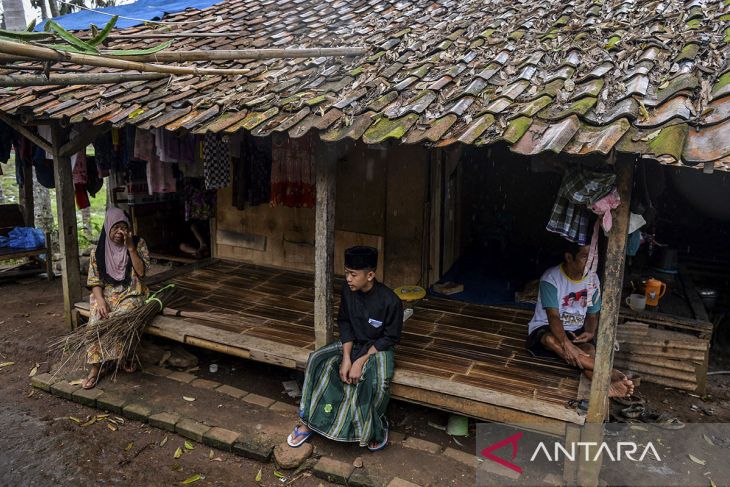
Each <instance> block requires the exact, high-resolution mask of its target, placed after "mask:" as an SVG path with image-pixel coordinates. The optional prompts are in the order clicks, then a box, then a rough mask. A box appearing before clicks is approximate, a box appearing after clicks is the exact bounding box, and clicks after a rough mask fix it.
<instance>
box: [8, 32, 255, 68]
mask: <svg viewBox="0 0 730 487" xmlns="http://www.w3.org/2000/svg"><path fill="white" fill-rule="evenodd" d="M0 53H4V54H10V55H12V56H21V57H31V58H34V59H35V60H43V61H56V62H66V63H73V64H80V65H86V66H99V67H103V68H118V69H126V70H133V71H142V72H147V73H167V74H195V75H206V74H210V75H221V76H238V75H244V74H248V73H250V72H251V70H250V69H213V68H192V67H183V66H161V65H159V64H147V63H141V62H135V61H126V60H122V59H115V58H110V57H106V56H92V55H89V54H77V53H73V52H66V51H56V50H55V49H49V48H47V47H39V46H31V45H29V44H22V43H19V42H11V41H6V40H0Z"/></svg>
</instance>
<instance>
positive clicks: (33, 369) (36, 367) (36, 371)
mask: <svg viewBox="0 0 730 487" xmlns="http://www.w3.org/2000/svg"><path fill="white" fill-rule="evenodd" d="M40 366H41V364H39V363H36V364H35V366H33V368H32V369H30V374H28V377H33V376H34V375H36V374H37V373H38V367H40Z"/></svg>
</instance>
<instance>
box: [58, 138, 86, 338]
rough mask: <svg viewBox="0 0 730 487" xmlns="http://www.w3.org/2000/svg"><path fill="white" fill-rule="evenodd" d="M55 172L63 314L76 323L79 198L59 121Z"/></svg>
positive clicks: (71, 322)
mask: <svg viewBox="0 0 730 487" xmlns="http://www.w3.org/2000/svg"><path fill="white" fill-rule="evenodd" d="M52 137H53V150H52V153H53V173H54V176H55V178H56V208H57V211H58V237H59V245H60V247H61V266H62V267H61V268H62V271H63V317H64V320H65V321H66V323H67V324H68V326H69V327H70V328H72V327H73V316H72V311H73V307H74V303H76V302H77V301H79V300H80V299H81V269H80V265H79V243H78V235H77V232H78V230H77V227H76V202H75V199H74V185H73V178H72V175H71V159H70V158H69V157H68V156H62V155H61V152H60V148H61V147H63V146H64V144H66V143H67V142H68V132H67V130H64V129H62V128H61V127H60V126H59V125H58V124H54V125H53V126H52Z"/></svg>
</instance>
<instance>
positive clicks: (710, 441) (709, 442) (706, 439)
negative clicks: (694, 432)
mask: <svg viewBox="0 0 730 487" xmlns="http://www.w3.org/2000/svg"><path fill="white" fill-rule="evenodd" d="M702 438H704V439H705V441H706V442H707V444H708V445H710V446H715V444H714V443H713V442H712V440H711V439H710V437H709V436H707V435H706V434H704V433H702Z"/></svg>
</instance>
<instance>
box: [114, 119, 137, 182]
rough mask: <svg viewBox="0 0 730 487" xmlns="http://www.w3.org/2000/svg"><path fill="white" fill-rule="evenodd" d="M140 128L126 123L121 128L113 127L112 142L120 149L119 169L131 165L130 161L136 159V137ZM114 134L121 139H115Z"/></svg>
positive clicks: (121, 169)
mask: <svg viewBox="0 0 730 487" xmlns="http://www.w3.org/2000/svg"><path fill="white" fill-rule="evenodd" d="M137 132H138V129H137V128H136V127H132V126H129V125H126V126H124V127H122V128H121V129H119V130H117V129H112V143H113V144H114V146H115V147H118V148H119V149H118V150H119V159H118V160H117V162H118V166H117V167H116V169H117V170H119V171H123V170H125V169H127V168H128V167H129V163H130V161H132V160H133V159H134V148H135V147H136V137H137ZM114 134H116V138H117V139H119V140H116V141H115V140H114Z"/></svg>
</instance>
